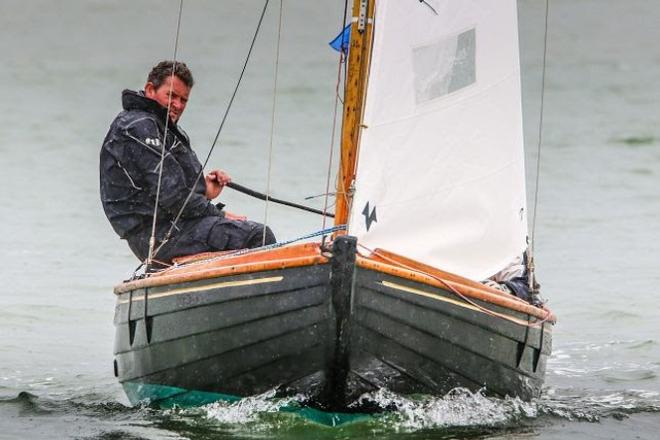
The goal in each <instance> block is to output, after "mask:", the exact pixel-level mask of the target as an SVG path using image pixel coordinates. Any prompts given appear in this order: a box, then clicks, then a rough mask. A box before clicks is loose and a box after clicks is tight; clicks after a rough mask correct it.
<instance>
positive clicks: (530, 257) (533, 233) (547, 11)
mask: <svg viewBox="0 0 660 440" xmlns="http://www.w3.org/2000/svg"><path fill="white" fill-rule="evenodd" d="M549 15H550V0H545V31H544V35H543V63H542V66H543V68H542V73H541V103H540V110H539V129H538V148H537V150H538V153H537V155H536V179H535V185H534V203H533V211H532V231H531V239H530V243H529V255H528V258H527V271H528V273H529V288H530V292H532V293H534V292H536V291H537V290H538V288H537V287H536V286H537V284H536V279H535V278H536V277H535V273H534V269H535V268H534V245H535V243H536V217H537V212H536V211H537V208H538V200H539V182H540V175H541V146H542V145H543V109H544V100H545V73H546V60H547V57H548V17H549Z"/></svg>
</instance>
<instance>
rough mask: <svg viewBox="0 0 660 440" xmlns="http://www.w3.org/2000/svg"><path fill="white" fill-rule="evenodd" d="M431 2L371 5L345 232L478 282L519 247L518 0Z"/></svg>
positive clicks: (522, 214)
mask: <svg viewBox="0 0 660 440" xmlns="http://www.w3.org/2000/svg"><path fill="white" fill-rule="evenodd" d="M430 4H431V5H432V6H433V8H434V9H435V11H437V15H436V14H435V13H434V12H433V11H432V10H431V9H430V8H428V7H426V6H425V5H423V4H421V3H418V2H412V1H410V2H409V1H400V0H379V1H378V3H377V7H376V18H375V34H374V43H373V51H372V58H371V67H370V77H369V83H368V88H367V98H366V104H365V105H366V107H365V113H364V120H363V123H364V126H365V127H367V128H364V129H363V130H362V134H361V142H360V149H359V163H358V165H357V174H356V184H355V188H356V190H355V196H354V199H353V203H352V207H353V209H352V211H351V216H350V222H349V233H350V234H352V235H356V236H357V237H358V240H359V241H360V242H361V243H362V244H364V245H365V246H367V247H369V248H375V247H380V248H384V249H387V250H389V251H392V252H395V253H399V254H402V255H405V256H407V257H410V258H413V259H416V260H419V261H421V262H424V263H427V264H430V265H432V266H435V267H438V268H440V269H443V270H447V271H450V272H453V273H456V274H459V275H462V276H465V277H467V278H471V279H474V280H481V279H485V278H487V277H489V276H491V275H493V274H495V273H496V272H498V271H500V270H501V269H502V268H504V267H505V266H506V265H507V264H508V263H509V262H510V261H512V260H513V259H514V258H516V257H517V256H519V255H520V254H521V253H522V252H523V251H524V249H525V247H526V238H527V208H526V199H525V174H524V163H523V161H524V153H523V135H522V107H521V86H520V67H519V55H518V32H517V10H516V1H515V0H474V1H464V0H453V1H451V0H442V1H441V0H435V1H430ZM412 23H414V25H413V24H412ZM367 205H368V208H367Z"/></svg>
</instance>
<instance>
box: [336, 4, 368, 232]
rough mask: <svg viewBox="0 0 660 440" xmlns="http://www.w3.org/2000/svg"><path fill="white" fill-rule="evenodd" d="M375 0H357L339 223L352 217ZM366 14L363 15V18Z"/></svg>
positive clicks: (344, 121) (338, 192)
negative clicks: (350, 214)
mask: <svg viewBox="0 0 660 440" xmlns="http://www.w3.org/2000/svg"><path fill="white" fill-rule="evenodd" d="M374 5H375V0H354V2H353V10H352V25H351V41H350V50H349V55H348V69H347V75H346V89H345V91H344V111H343V117H342V134H341V162H340V164H339V176H338V179H337V189H336V200H337V204H336V209H335V225H343V224H346V223H347V221H348V217H349V213H350V207H351V199H352V196H353V195H352V191H351V188H352V187H353V182H354V180H355V170H356V168H357V153H358V146H359V140H360V130H361V125H362V118H363V115H364V102H365V99H366V88H367V86H366V85H367V77H368V71H369V69H368V68H369V57H370V53H371V45H372V41H373V16H374ZM361 14H362V19H361V18H360V16H361Z"/></svg>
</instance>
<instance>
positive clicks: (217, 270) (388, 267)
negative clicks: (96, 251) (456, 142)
mask: <svg viewBox="0 0 660 440" xmlns="http://www.w3.org/2000/svg"><path fill="white" fill-rule="evenodd" d="M222 254H223V253H205V254H198V255H195V256H191V257H190V258H189V259H188V260H187V261H191V262H190V263H187V264H185V265H182V266H174V267H171V268H169V269H167V270H164V271H162V272H159V273H157V274H154V275H152V276H150V277H149V278H146V279H142V280H136V281H130V282H127V283H123V284H120V285H119V286H117V287H115V294H117V295H119V294H122V293H126V292H129V291H131V290H135V289H141V288H146V287H157V286H165V285H171V284H180V283H185V282H191V281H198V280H204V279H209V278H217V277H223V276H230V275H239V274H250V273H259V272H265V271H270V270H277V269H287V268H293V267H302V266H312V265H318V264H327V263H328V262H329V259H328V257H326V256H324V255H323V254H322V252H321V249H320V244H319V243H304V244H299V245H292V246H286V247H282V248H277V249H270V250H265V251H256V252H253V253H249V254H244V255H239V256H236V257H227V258H223V259H216V260H214V259H213V258H214V257H216V256H219V255H222ZM356 264H357V266H358V267H361V268H364V269H369V270H374V271H377V272H382V273H385V274H389V275H393V276H396V277H399V278H402V279H405V280H410V281H415V282H418V283H421V284H426V285H429V286H432V287H437V288H441V289H444V290H449V291H451V290H454V289H455V290H456V291H457V292H458V293H460V294H461V295H465V296H466V297H468V298H469V299H476V300H480V301H484V302H487V303H491V304H495V305H498V306H501V307H505V308H507V309H510V310H514V311H518V312H521V313H526V314H528V315H531V316H533V317H535V318H538V319H540V320H547V321H550V322H552V323H554V322H555V321H556V317H555V316H554V314H552V312H550V311H549V310H547V309H541V308H538V307H534V306H532V305H530V304H528V303H527V302H524V301H522V300H520V299H519V298H516V297H514V296H512V295H509V294H506V293H503V292H500V291H498V290H496V289H493V288H490V287H488V286H485V285H483V284H481V283H479V282H476V281H472V280H469V279H467V278H463V277H461V276H458V275H455V274H452V273H449V272H445V271H442V270H440V269H436V268H434V267H432V266H428V265H426V264H423V263H420V262H418V261H415V260H411V259H409V258H406V257H403V256H401V255H397V254H394V253H392V252H388V251H385V250H383V249H376V251H374V252H373V253H372V254H371V255H369V256H362V255H357V258H356Z"/></svg>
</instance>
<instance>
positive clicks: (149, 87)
mask: <svg viewBox="0 0 660 440" xmlns="http://www.w3.org/2000/svg"><path fill="white" fill-rule="evenodd" d="M144 96H146V97H147V98H151V99H156V87H155V86H154V83H152V82H151V81H148V82H147V83H146V84H145V85H144Z"/></svg>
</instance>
